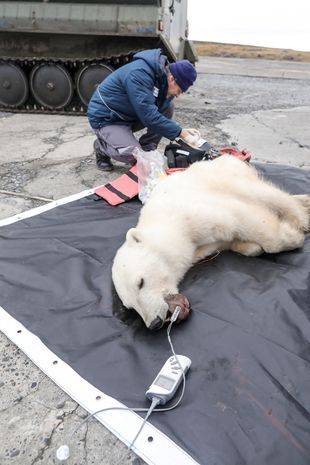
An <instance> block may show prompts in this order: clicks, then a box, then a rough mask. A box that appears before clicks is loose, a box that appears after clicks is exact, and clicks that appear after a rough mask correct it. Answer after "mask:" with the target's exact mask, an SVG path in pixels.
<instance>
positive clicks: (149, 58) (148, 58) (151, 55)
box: [133, 48, 167, 76]
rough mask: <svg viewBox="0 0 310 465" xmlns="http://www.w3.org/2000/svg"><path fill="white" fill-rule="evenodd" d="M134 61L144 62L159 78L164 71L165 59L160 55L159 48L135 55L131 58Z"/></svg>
mask: <svg viewBox="0 0 310 465" xmlns="http://www.w3.org/2000/svg"><path fill="white" fill-rule="evenodd" d="M133 59H134V60H144V61H145V62H146V63H147V64H148V65H149V66H150V68H152V70H153V71H154V72H155V73H156V74H157V75H159V76H161V75H162V74H163V72H164V70H165V63H166V61H167V58H166V57H165V56H164V55H162V51H161V49H160V48H155V49H152V50H144V51H143V52H139V53H136V54H135V55H134V56H133Z"/></svg>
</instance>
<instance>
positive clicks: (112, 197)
mask: <svg viewBox="0 0 310 465" xmlns="http://www.w3.org/2000/svg"><path fill="white" fill-rule="evenodd" d="M138 193H139V187H138V176H137V165H134V166H133V167H132V168H130V170H129V171H128V172H127V173H125V174H123V175H122V176H120V177H119V178H117V179H115V180H114V181H111V182H108V184H106V185H105V186H102V187H98V189H96V190H95V194H97V195H99V196H100V197H102V198H103V199H105V200H106V201H107V202H108V203H109V204H110V205H119V204H120V203H124V202H127V201H128V200H130V199H132V198H133V197H135V196H136V195H138Z"/></svg>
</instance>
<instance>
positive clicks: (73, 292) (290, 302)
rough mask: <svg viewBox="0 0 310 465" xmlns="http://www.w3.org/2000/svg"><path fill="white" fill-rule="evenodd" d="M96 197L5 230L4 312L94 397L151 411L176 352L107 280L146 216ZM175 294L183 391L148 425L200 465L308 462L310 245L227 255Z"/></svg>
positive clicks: (293, 181)
mask: <svg viewBox="0 0 310 465" xmlns="http://www.w3.org/2000/svg"><path fill="white" fill-rule="evenodd" d="M259 168H260V169H261V170H262V171H263V172H264V173H265V175H266V177H268V178H270V179H271V180H273V181H274V182H275V183H276V184H278V185H280V186H281V187H285V188H286V189H287V190H288V191H290V192H291V193H295V194H300V193H306V192H310V173H309V172H307V171H302V170H298V169H295V168H289V167H284V166H279V165H268V164H267V165H261V166H260V167H259ZM94 199H95V197H94V196H89V197H86V198H83V199H81V200H78V201H75V202H72V203H68V204H65V205H63V206H59V207H57V208H55V209H52V210H50V211H48V212H45V213H42V214H40V215H37V216H34V217H30V218H28V219H25V220H23V221H19V222H17V223H14V224H11V225H8V226H4V227H2V228H1V229H0V296H1V297H0V299H1V300H0V305H1V306H2V307H3V308H4V309H5V310H6V311H7V312H8V313H10V314H11V315H12V316H13V317H14V318H16V319H17V320H19V321H20V322H21V323H22V324H23V325H25V327H26V328H27V329H29V330H30V331H31V332H32V333H34V334H35V335H37V336H38V337H39V338H40V339H41V340H42V341H43V343H44V344H45V345H46V346H47V347H48V348H49V349H50V350H52V351H53V352H54V353H55V354H57V355H58V356H59V357H60V358H61V359H63V360H64V361H65V362H67V363H68V364H69V365H70V366H71V367H72V368H73V369H74V370H76V371H77V372H78V373H79V374H80V375H81V376H82V377H83V378H85V379H86V380H87V381H89V382H90V383H92V384H93V385H95V386H96V387H98V388H99V389H100V390H102V391H103V392H105V393H106V394H109V395H111V396H112V397H114V398H116V399H117V400H119V401H121V402H123V403H125V404H126V405H130V406H133V405H134V406H137V407H138V406H148V402H147V401H144V392H145V389H146V388H147V387H148V385H149V384H150V382H151V381H152V380H153V378H154V375H155V374H156V373H157V372H158V370H159V369H160V368H161V366H162V365H163V363H164V361H165V360H166V359H167V358H168V356H169V355H170V352H169V346H168V343H167V338H166V333H165V331H160V332H157V333H152V332H150V331H149V330H147V329H146V328H145V327H144V325H143V323H142V321H141V319H140V318H139V317H138V316H137V315H136V314H135V313H134V312H132V311H127V310H124V309H123V308H122V306H121V304H120V302H119V300H118V298H117V296H116V295H115V292H114V290H113V286H112V282H111V264H112V260H113V257H114V254H115V252H116V250H117V249H118V247H119V246H120V245H121V243H122V242H123V241H124V237H125V233H126V231H127V230H128V229H129V228H130V227H132V226H133V225H135V223H136V221H137V218H138V215H139V209H140V205H139V202H138V201H131V202H129V203H127V204H123V205H120V206H118V207H111V206H109V205H107V204H106V203H105V202H104V201H95V200H94ZM181 291H182V292H184V293H185V295H186V296H187V297H188V298H189V300H190V302H191V304H192V308H193V313H192V316H191V318H190V319H189V320H188V321H186V322H185V323H183V324H180V325H178V326H177V327H175V328H174V329H173V332H172V337H173V340H174V344H175V348H176V351H177V352H178V353H181V354H184V355H187V356H189V357H190V358H191V359H192V367H191V370H190V372H189V374H188V377H187V379H188V383H187V389H186V393H185V397H184V400H183V402H182V404H181V406H180V407H179V408H177V409H176V410H174V411H171V412H168V413H161V414H154V415H153V417H152V418H151V420H150V422H151V423H152V424H154V425H155V426H157V427H158V428H159V429H160V430H161V431H163V432H164V433H166V434H167V435H168V436H169V437H170V438H171V439H172V440H174V441H175V442H176V443H177V444H179V445H180V446H181V447H182V448H184V449H185V450H187V451H188V452H189V453H190V455H192V457H193V458H195V459H196V460H197V461H198V462H200V463H201V464H206V465H207V464H208V465H215V464H217V465H242V464H250V465H262V464H270V465H276V464H277V465H306V464H307V465H308V464H309V463H310V435H309V431H310V421H309V420H310V413H309V409H310V369H309V368H310V346H309V340H310V321H309V319H310V309H309V302H310V237H309V235H308V237H307V239H306V243H305V246H304V248H303V249H302V250H296V251H293V252H288V253H281V254H278V255H262V256H260V257H257V258H246V257H243V256H239V255H237V254H233V253H223V254H221V255H220V256H218V257H217V258H216V259H215V260H213V261H209V262H205V263H201V264H198V265H196V266H195V267H193V268H192V269H191V270H190V271H189V272H188V273H187V275H186V277H185V279H184V281H183V283H182V285H181ZM173 465H174V464H173ZM176 465H177V464H176Z"/></svg>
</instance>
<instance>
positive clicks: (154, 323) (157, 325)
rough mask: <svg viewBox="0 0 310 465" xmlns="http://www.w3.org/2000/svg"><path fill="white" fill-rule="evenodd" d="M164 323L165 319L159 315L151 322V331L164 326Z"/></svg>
mask: <svg viewBox="0 0 310 465" xmlns="http://www.w3.org/2000/svg"><path fill="white" fill-rule="evenodd" d="M163 324H164V321H163V320H162V319H161V318H160V317H159V316H157V317H156V318H155V320H153V321H152V323H151V324H150V326H149V329H150V330H151V331H157V330H158V329H160V328H162V326H163Z"/></svg>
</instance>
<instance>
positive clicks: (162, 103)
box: [87, 49, 197, 171]
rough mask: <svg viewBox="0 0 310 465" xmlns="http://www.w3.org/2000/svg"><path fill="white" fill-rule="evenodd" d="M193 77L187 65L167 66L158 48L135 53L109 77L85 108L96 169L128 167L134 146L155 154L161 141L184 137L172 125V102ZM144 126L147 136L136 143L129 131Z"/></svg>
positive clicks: (193, 73) (176, 124) (184, 134)
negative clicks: (118, 164) (93, 137)
mask: <svg viewBox="0 0 310 465" xmlns="http://www.w3.org/2000/svg"><path fill="white" fill-rule="evenodd" d="M196 78H197V72H196V70H195V68H194V66H193V65H192V64H191V63H190V62H189V61H188V60H180V61H177V62H175V63H171V64H169V62H168V60H167V57H166V56H165V55H163V54H162V53H161V50H160V49H154V50H146V51H143V52H139V53H137V54H135V55H134V57H133V61H131V62H130V63H128V64H126V65H124V66H122V67H121V68H119V69H117V70H116V71H114V72H113V73H111V74H110V75H109V76H108V77H107V78H106V79H105V80H104V81H103V82H102V83H101V84H100V85H99V86H98V87H97V89H96V91H95V92H94V94H93V96H92V98H91V100H90V102H89V106H88V113H87V114H88V118H89V123H90V125H91V127H92V128H93V130H94V132H95V134H96V136H97V139H96V140H95V143H94V148H95V154H96V162H97V167H98V168H99V169H101V170H103V171H110V170H112V169H113V164H112V162H111V159H114V160H117V161H121V162H123V163H127V164H130V165H132V164H134V163H135V159H134V157H133V154H132V153H133V150H134V148H135V147H139V148H142V149H143V150H144V151H149V150H155V149H156V148H157V146H158V144H159V141H160V139H161V138H162V137H166V138H167V139H170V140H174V139H175V138H176V137H178V136H180V137H182V138H183V139H184V140H186V139H187V137H190V134H189V133H188V131H186V130H185V129H182V127H181V126H180V125H179V124H178V123H176V122H175V121H173V120H172V116H173V104H172V100H173V98H174V97H178V96H179V95H180V94H182V93H183V92H186V91H187V89H188V88H189V87H190V86H191V85H193V83H194V82H195V80H196ZM144 127H145V128H147V132H146V133H145V134H144V135H143V136H142V137H140V139H139V141H138V140H137V139H136V138H135V136H134V135H133V132H135V131H138V130H140V129H142V128H144Z"/></svg>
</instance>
